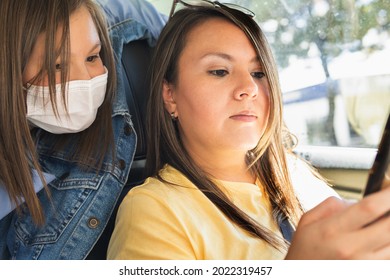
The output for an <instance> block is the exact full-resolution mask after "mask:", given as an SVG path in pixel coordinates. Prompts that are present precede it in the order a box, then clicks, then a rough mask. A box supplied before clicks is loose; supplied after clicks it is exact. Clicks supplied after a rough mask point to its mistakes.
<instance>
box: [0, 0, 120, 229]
mask: <svg viewBox="0 0 390 280" xmlns="http://www.w3.org/2000/svg"><path fill="white" fill-rule="evenodd" d="M82 5H84V6H85V7H86V8H87V9H88V10H89V12H90V14H91V16H92V19H93V21H94V23H95V26H96V28H97V30H98V34H99V37H100V40H101V43H102V50H101V52H100V56H101V58H102V60H103V63H104V65H105V66H106V67H107V69H108V73H109V79H108V84H107V91H106V97H105V100H104V102H103V104H102V105H101V107H100V108H99V110H98V114H97V118H96V121H95V122H94V123H93V124H92V125H91V126H90V127H89V128H88V129H86V130H85V131H83V132H81V133H78V134H69V135H51V134H50V133H48V132H45V131H40V130H39V131H40V133H37V134H36V135H39V137H42V138H41V139H43V138H45V139H50V141H46V142H48V143H53V146H52V148H51V149H52V150H51V151H50V150H49V151H46V152H49V153H50V152H51V153H55V152H56V151H57V150H58V149H59V148H60V147H66V148H67V150H68V151H70V153H69V154H68V155H67V157H68V158H69V159H70V160H72V161H74V162H76V163H78V164H79V165H80V166H82V167H91V168H96V169H99V168H100V167H101V165H102V163H103V160H104V157H105V155H106V154H107V152H108V151H109V150H110V149H111V152H113V150H112V149H113V145H112V142H113V133H112V125H111V103H112V99H113V93H114V91H115V85H116V74H115V73H116V72H115V64H114V57H113V52H112V49H111V45H110V41H109V36H108V33H107V27H106V21H105V18H104V16H103V15H102V14H101V13H100V10H99V7H98V6H97V4H95V3H94V1H92V0H23V1H14V0H1V1H0V14H1V15H2V16H1V17H0V37H1V38H2V40H1V41H0V85H1V87H0V108H1V109H0V114H1V118H0V129H1V134H0V135H1V137H0V181H1V184H3V185H4V187H5V188H6V190H7V192H8V195H9V197H10V199H11V201H12V203H15V204H16V205H18V204H19V203H20V202H21V201H22V199H24V200H25V202H26V206H27V208H28V209H29V212H30V214H31V216H32V218H33V220H34V222H35V223H36V224H42V223H43V221H44V214H43V213H42V208H41V206H40V203H39V199H38V197H37V195H36V193H35V191H34V186H33V180H32V176H31V170H32V169H36V170H37V171H38V174H39V175H40V178H41V180H42V181H43V182H44V177H43V176H42V169H41V167H40V164H39V160H38V155H37V147H36V144H35V142H36V141H38V140H39V139H38V136H36V135H35V131H34V130H30V127H29V124H28V122H27V118H26V115H27V110H26V93H25V87H24V86H25V85H23V83H22V76H23V71H24V69H25V66H26V64H27V61H28V59H29V57H30V55H31V51H32V49H33V47H34V44H35V42H36V40H37V37H38V35H40V34H42V33H43V32H45V51H44V57H43V63H42V68H41V70H40V71H39V73H38V74H37V75H36V77H34V81H39V80H40V79H43V78H44V77H45V76H46V77H47V79H48V83H49V89H50V96H51V100H52V105H53V106H54V108H56V106H57V104H56V99H55V98H53V96H54V95H55V83H56V81H55V71H56V68H55V63H56V59H57V58H58V57H59V58H60V59H61V62H62V64H63V65H62V69H61V84H62V96H63V97H64V96H65V83H66V82H67V81H68V74H69V71H68V61H69V52H70V42H69V18H70V16H71V14H72V13H73V12H74V11H75V10H77V9H78V8H80V7H81V6H82ZM59 26H61V27H62V34H61V38H60V39H61V41H60V42H61V43H60V44H59V47H56V46H57V45H56V41H55V34H56V31H57V29H58V27H59ZM91 139H93V141H91ZM45 188H46V190H47V187H46V184H45Z"/></svg>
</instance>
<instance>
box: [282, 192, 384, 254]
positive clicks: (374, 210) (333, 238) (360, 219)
mask: <svg viewBox="0 0 390 280" xmlns="http://www.w3.org/2000/svg"><path fill="white" fill-rule="evenodd" d="M389 211H390V188H385V189H384V190H383V191H380V192H377V193H374V194H372V195H369V196H367V197H365V198H363V199H362V200H361V201H359V202H357V203H351V202H346V201H342V200H339V199H337V198H328V199H327V200H325V201H324V202H322V203H321V204H319V205H318V206H317V207H315V208H313V209H312V210H310V211H308V212H307V213H305V214H304V215H303V216H302V218H301V220H300V221H299V224H298V227H297V230H296V232H295V234H294V237H293V240H292V243H291V246H290V249H289V251H288V253H287V256H286V259H390V217H389V216H385V217H383V216H384V215H385V214H386V213H387V212H389Z"/></svg>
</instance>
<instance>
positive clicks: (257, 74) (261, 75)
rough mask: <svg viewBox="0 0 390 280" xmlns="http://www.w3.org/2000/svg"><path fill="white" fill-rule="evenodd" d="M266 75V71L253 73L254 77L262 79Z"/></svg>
mask: <svg viewBox="0 0 390 280" xmlns="http://www.w3.org/2000/svg"><path fill="white" fill-rule="evenodd" d="M264 76H265V74H264V72H253V73H252V77H254V78H256V79H261V78H263V77H264Z"/></svg>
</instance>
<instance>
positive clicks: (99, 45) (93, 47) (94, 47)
mask: <svg viewBox="0 0 390 280" xmlns="http://www.w3.org/2000/svg"><path fill="white" fill-rule="evenodd" d="M101 46H102V44H101V43H100V42H98V43H96V44H95V45H93V46H92V48H91V49H90V50H89V52H88V53H91V52H93V51H94V50H95V49H97V48H99V47H101ZM71 55H73V53H71Z"/></svg>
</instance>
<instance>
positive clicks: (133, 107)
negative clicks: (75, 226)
mask: <svg viewBox="0 0 390 280" xmlns="http://www.w3.org/2000/svg"><path fill="white" fill-rule="evenodd" d="M151 53H152V48H151V47H150V46H149V45H148V42H147V41H146V40H137V41H132V42H130V43H128V44H126V45H125V46H123V53H122V58H121V63H122V69H123V71H122V75H123V83H124V88H125V93H126V101H127V104H128V107H129V112H130V115H131V119H132V121H133V124H134V129H135V132H136V133H137V147H136V152H135V155H134V161H133V163H132V166H131V169H130V174H129V178H128V180H127V183H126V185H125V186H124V188H123V190H122V193H121V195H120V197H119V199H118V201H117V204H116V206H115V208H114V211H113V213H112V215H111V218H110V220H109V221H108V224H107V226H106V228H105V230H104V231H103V233H102V235H101V237H100V239H99V240H98V241H97V243H96V245H95V246H94V248H93V249H92V251H91V252H90V254H89V255H88V256H87V258H86V259H89V260H103V259H106V252H107V248H108V243H109V241H110V238H111V234H112V231H113V230H114V226H115V218H116V213H117V211H118V207H119V205H120V203H121V202H122V200H123V198H124V197H125V195H126V194H127V192H128V191H129V190H130V189H131V188H132V187H134V186H136V185H139V184H142V182H143V181H144V180H145V176H144V167H145V161H146V134H145V128H146V106H147V101H148V97H149V82H148V71H149V65H150V58H151Z"/></svg>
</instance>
